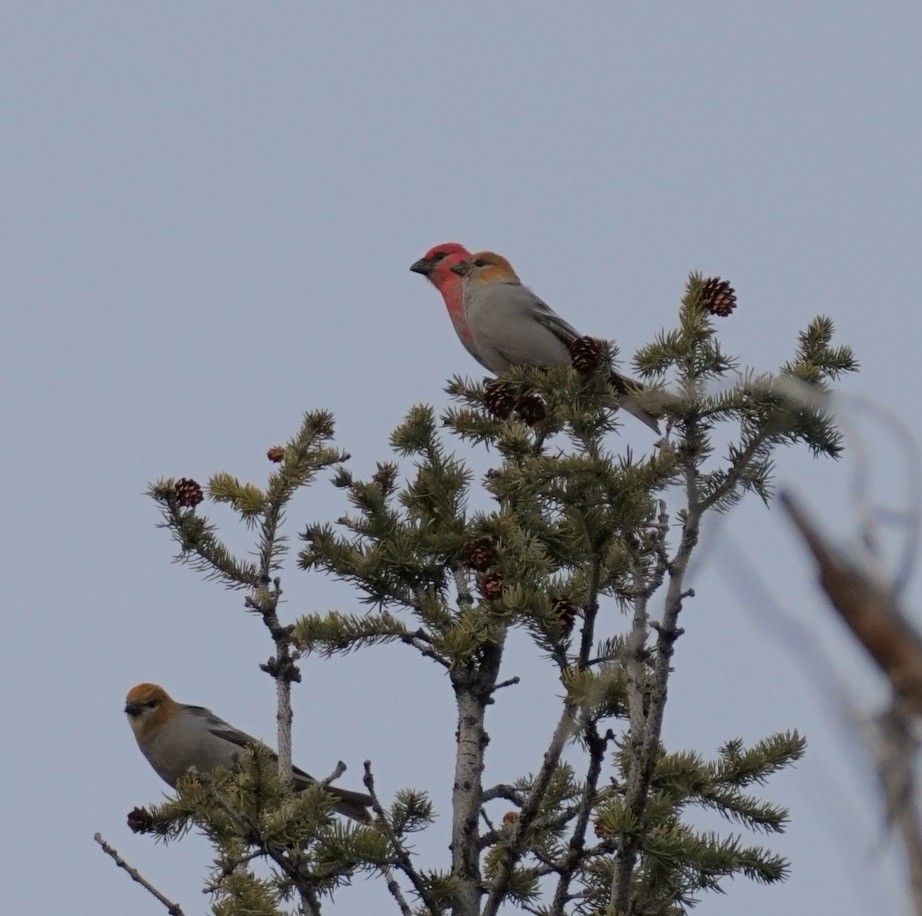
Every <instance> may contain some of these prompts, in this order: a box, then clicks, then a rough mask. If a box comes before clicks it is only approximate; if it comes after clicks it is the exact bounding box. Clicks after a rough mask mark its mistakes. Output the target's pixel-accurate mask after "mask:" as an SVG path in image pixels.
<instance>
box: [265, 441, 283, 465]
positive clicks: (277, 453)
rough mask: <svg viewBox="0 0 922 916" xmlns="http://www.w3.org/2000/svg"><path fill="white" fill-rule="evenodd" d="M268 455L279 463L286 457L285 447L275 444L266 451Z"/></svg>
mask: <svg viewBox="0 0 922 916" xmlns="http://www.w3.org/2000/svg"><path fill="white" fill-rule="evenodd" d="M266 457H267V458H268V459H269V460H270V461H271V462H273V464H278V463H279V462H280V461H281V460H282V459H283V458H284V457H285V449H284V448H282V446H281V445H273V446H272V448H270V449H269V451H268V452H266Z"/></svg>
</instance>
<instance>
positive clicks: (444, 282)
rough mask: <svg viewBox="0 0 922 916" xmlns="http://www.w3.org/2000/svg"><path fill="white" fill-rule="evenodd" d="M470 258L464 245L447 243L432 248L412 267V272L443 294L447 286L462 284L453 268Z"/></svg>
mask: <svg viewBox="0 0 922 916" xmlns="http://www.w3.org/2000/svg"><path fill="white" fill-rule="evenodd" d="M470 256H471V253H470V252H469V251H468V250H467V249H466V248H465V247H464V246H463V245H459V244H458V243H457V242H446V243H445V244H444V245H436V246H435V247H434V248H430V249H429V250H428V251H427V252H426V253H425V254H424V255H423V256H422V257H421V258H420V259H419V260H418V261H416V263H414V264H411V265H410V270H412V271H413V272H414V273H417V274H422V275H423V276H424V277H425V278H426V279H427V280H429V282H430V283H431V284H432V285H433V286H434V287H435V288H436V289H437V290H439V292H443V291H444V289H445V287H446V286H449V287H450V286H454V285H455V284H457V283H459V282H460V278H459V277H458V276H457V275H456V274H453V273H452V272H451V268H452V267H453V266H454V265H455V264H460V263H461V262H462V261H463V260H465V259H466V258H469V257H470Z"/></svg>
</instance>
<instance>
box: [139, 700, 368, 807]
mask: <svg viewBox="0 0 922 916" xmlns="http://www.w3.org/2000/svg"><path fill="white" fill-rule="evenodd" d="M125 712H126V713H127V714H128V724H129V725H131V730H132V731H133V732H134V736H135V738H136V739H137V741H138V747H139V748H141V753H142V754H143V755H144V756H145V757H146V758H147V762H148V763H149V764H150V765H151V766H152V767H153V768H154V770H155V771H156V772H157V775H158V776H160V777H162V778H163V779H164V780H165V781H166V782H167V783H169V784H170V786H172V787H173V788H175V787H176V780H177V779H179V777H180V776H183V775H185V773H186V772H188V770H189V769H190V767H195V769H196V770H198V772H200V773H209V772H211V771H212V770H214V769H216V768H217V767H223V768H224V769H226V770H231V769H233V767H234V764H235V763H236V761H237V755H238V754H239V753H240V751H241V750H242V749H243V748H244V747H246V746H247V745H253V744H261V743H262V742H260V741H257V740H256V739H255V738H251V737H250V736H249V735H247V734H244V733H243V732H242V731H238V730H237V729H236V728H234V727H233V726H232V725H228V724H227V722H225V721H224V720H223V719H219V718H218V717H217V716H216V715H215V714H214V713H213V712H211V711H210V710H208V709H205V708H204V707H202V706H186V705H184V704H182V703H177V702H176V701H175V700H173V699H172V698H171V697H170V695H169V694H168V693H167V692H166V691H165V690H164V689H163V688H162V687H159V686H157V684H138V685H137V686H136V687H132V688H131V690H129V691H128V696H127V697H126V698H125ZM293 774H294V786H295V788H296V789H306V788H307V787H308V786H310V785H313V784H314V783H315V782H316V781H317V780H316V779H314V778H313V777H312V776H308V775H307V773H305V772H304V771H303V770H299V769H298V768H297V767H294V768H293ZM326 791H327V792H329V793H330V794H331V795H333V796H334V797H335V798H336V799H337V800H338V801H337V805H336V810H337V811H338V812H339V813H340V814H344V815H345V816H346V817H351V818H352V819H353V820H356V821H369V820H371V816H370V815H369V813H368V811H367V810H366V809H367V806H368V805H370V804H371V797H370V796H368V795H364V794H362V793H361V792H350V791H349V790H348V789H337V788H336V787H335V786H327V787H326Z"/></svg>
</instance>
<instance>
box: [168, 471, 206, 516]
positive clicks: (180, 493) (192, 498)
mask: <svg viewBox="0 0 922 916" xmlns="http://www.w3.org/2000/svg"><path fill="white" fill-rule="evenodd" d="M173 495H174V496H175V497H176V502H178V503H179V505H181V506H182V507H183V508H184V509H191V508H193V507H195V506H197V505H198V504H199V503H200V502H201V501H202V500H203V499H204V498H205V497H204V495H203V494H202V488H201V487H200V486H199V485H198V484H197V483H196V482H195V481H194V480H192V478H191V477H180V478H179V480H177V481H176V483H174V484H173Z"/></svg>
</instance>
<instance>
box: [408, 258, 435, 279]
mask: <svg viewBox="0 0 922 916" xmlns="http://www.w3.org/2000/svg"><path fill="white" fill-rule="evenodd" d="M432 266H433V265H432V258H420V259H419V260H418V261H416V262H415V263H413V264H411V265H410V270H412V271H413V273H415V274H422V275H423V276H424V277H428V276H429V271H431V270H432Z"/></svg>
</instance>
